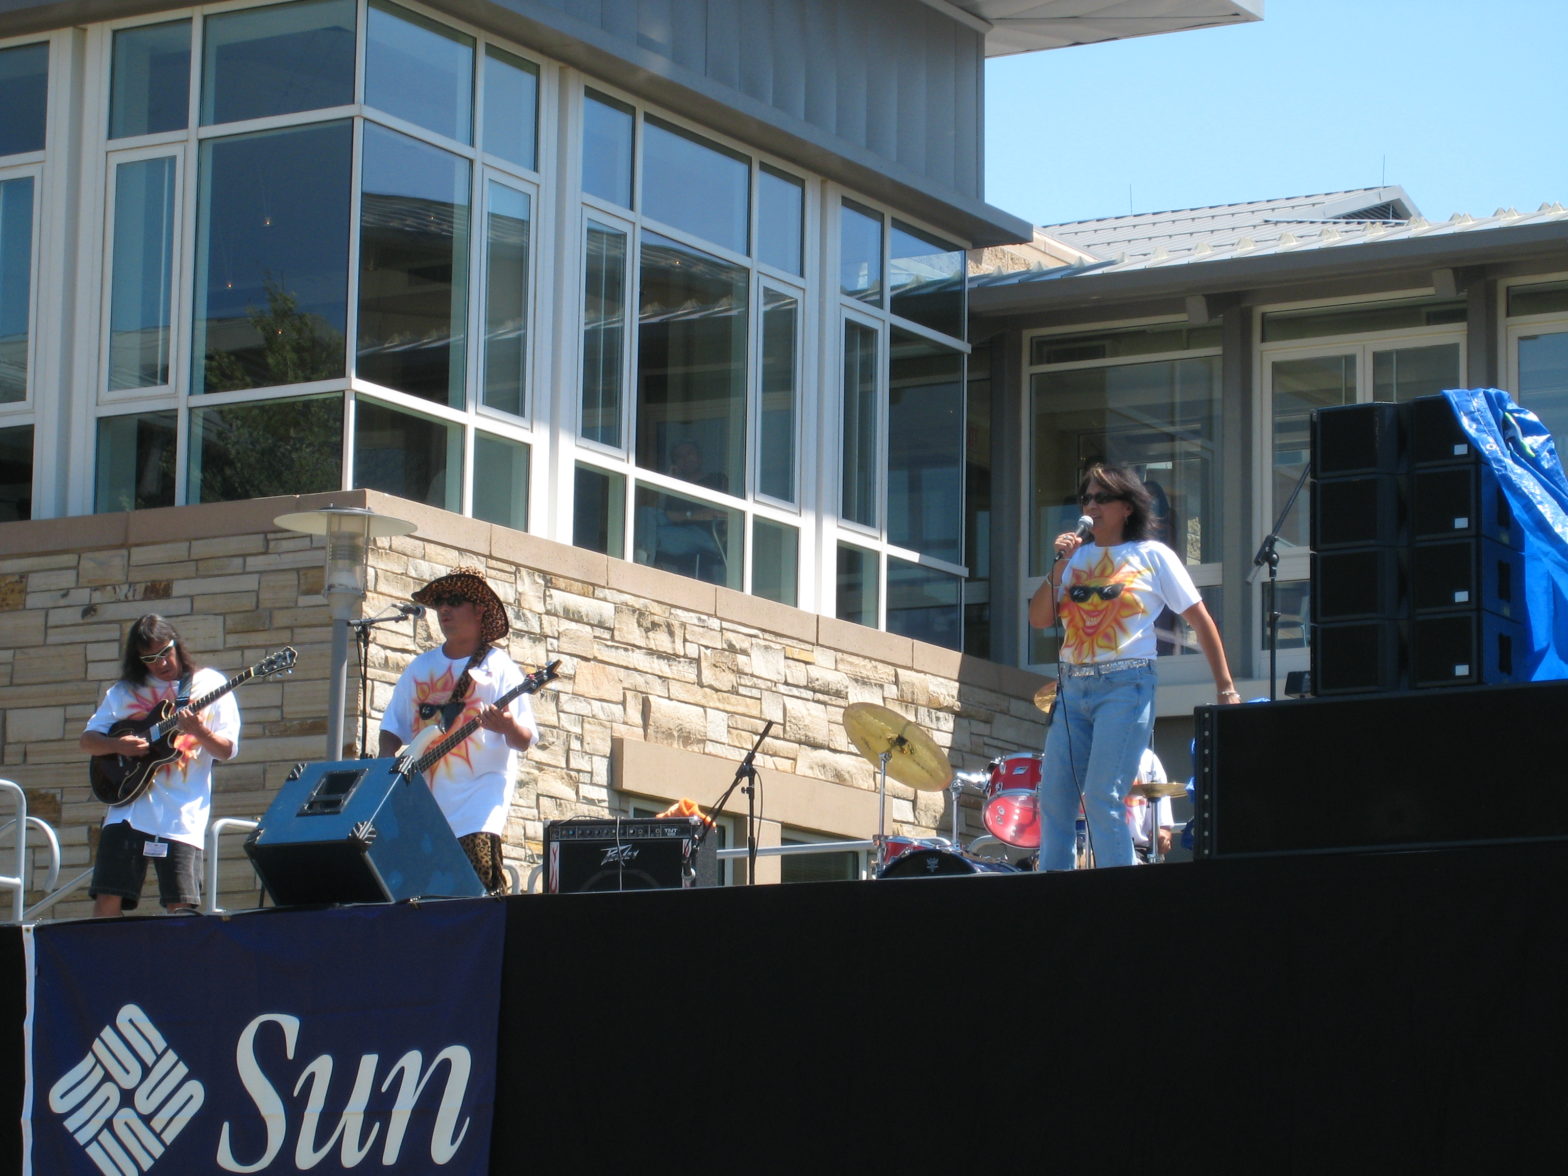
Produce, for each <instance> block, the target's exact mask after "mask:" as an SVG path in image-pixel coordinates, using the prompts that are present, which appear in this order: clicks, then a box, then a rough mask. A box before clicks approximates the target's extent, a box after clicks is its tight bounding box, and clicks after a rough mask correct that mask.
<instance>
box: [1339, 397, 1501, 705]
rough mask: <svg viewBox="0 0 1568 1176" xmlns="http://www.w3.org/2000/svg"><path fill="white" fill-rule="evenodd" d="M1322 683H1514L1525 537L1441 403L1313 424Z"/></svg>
mask: <svg viewBox="0 0 1568 1176" xmlns="http://www.w3.org/2000/svg"><path fill="white" fill-rule="evenodd" d="M1312 476H1313V483H1312V527H1311V540H1312V687H1313V691H1314V692H1315V693H1317V694H1320V695H1334V694H1362V693H1375V692H1381V691H1390V690H1406V689H1411V688H1417V689H1419V688H1425V687H1442V686H1466V685H1476V684H1480V683H1490V682H1510V681H1515V680H1517V678H1518V677H1519V674H1518V672H1517V671H1516V665H1517V661H1518V656H1519V655H1521V654H1522V653H1523V646H1522V645H1521V644H1520V643H1521V641H1522V639H1523V632H1524V630H1523V625H1522V621H1523V609H1522V592H1523V587H1524V582H1523V577H1522V574H1521V573H1522V566H1521V559H1522V557H1521V555H1520V552H1519V546H1520V542H1521V539H1520V534H1519V529H1518V527H1517V526H1516V525H1515V523H1514V518H1513V514H1512V511H1511V510H1510V508H1509V506H1508V501H1507V498H1506V496H1505V495H1504V494H1503V492H1502V488H1501V487H1500V486H1499V485H1498V483H1497V479H1496V476H1495V475H1494V474H1493V473H1492V471H1491V467H1490V466H1489V465H1487V464H1486V463H1485V462H1483V461H1481V460H1480V457H1479V455H1478V454H1477V453H1476V452H1475V448H1474V446H1473V445H1472V444H1471V442H1470V439H1469V437H1468V435H1467V434H1466V433H1465V432H1464V430H1463V429H1462V428H1461V427H1460V425H1459V422H1458V420H1457V419H1456V418H1455V416H1454V412H1453V407H1452V405H1451V404H1450V403H1449V401H1448V398H1447V397H1445V396H1426V397H1422V398H1421V399H1419V400H1412V401H1408V402H1406V403H1404V404H1385V403H1372V404H1347V405H1342V406H1338V407H1334V408H1324V409H1319V410H1318V411H1317V412H1315V413H1314V414H1313V417H1312Z"/></svg>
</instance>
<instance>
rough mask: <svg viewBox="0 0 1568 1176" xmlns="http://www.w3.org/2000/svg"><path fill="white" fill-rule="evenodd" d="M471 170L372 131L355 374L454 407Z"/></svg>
mask: <svg viewBox="0 0 1568 1176" xmlns="http://www.w3.org/2000/svg"><path fill="white" fill-rule="evenodd" d="M469 168H470V164H469V162H468V160H466V159H461V158H459V157H458V156H456V155H453V154H451V153H450V152H447V151H442V150H440V149H439V148H437V147H432V146H430V145H429V144H428V143H421V142H419V141H418V140H417V139H411V138H409V137H408V136H407V135H401V134H398V133H397V132H396V131H389V130H386V129H385V128H383V127H378V126H376V125H375V124H374V123H370V124H367V125H366V127H365V140H364V198H363V201H362V203H361V205H360V238H359V241H360V244H359V341H358V359H357V362H356V367H355V372H356V374H357V375H358V376H359V377H361V378H362V379H366V380H372V381H374V382H375V383H377V384H381V385H383V386H385V387H388V388H395V389H397V390H398V391H399V392H406V393H408V394H409V395H412V396H422V397H424V398H425V399H426V400H433V401H435V402H436V403H438V404H448V405H452V406H454V407H461V406H462V405H463V403H464V399H465V397H464V366H465V363H466V360H465V354H466V345H465V344H466V335H465V333H464V316H465V315H466V313H467V304H468V199H469V195H468V194H469ZM420 501H425V499H420Z"/></svg>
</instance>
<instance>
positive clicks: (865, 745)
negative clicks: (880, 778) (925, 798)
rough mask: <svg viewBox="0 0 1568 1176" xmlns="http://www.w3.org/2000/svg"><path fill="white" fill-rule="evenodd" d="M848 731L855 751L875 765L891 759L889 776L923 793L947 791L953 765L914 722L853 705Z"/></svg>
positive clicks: (869, 706)
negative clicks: (883, 759)
mask: <svg viewBox="0 0 1568 1176" xmlns="http://www.w3.org/2000/svg"><path fill="white" fill-rule="evenodd" d="M844 730H845V731H846V732H847V733H848V734H849V741H850V742H851V743H853V744H854V745H855V750H856V751H858V752H859V753H860V754H861V755H863V756H865V757H866V759H868V760H870V761H871V762H872V763H873V764H877V765H880V764H881V763H882V756H883V755H884V754H886V755H887V757H888V760H887V774H888V775H889V776H892V777H893V779H895V780H897V781H899V782H900V783H902V784H908V785H909V786H910V787H911V788H914V789H917V790H919V791H921V792H936V791H938V790H940V789H943V788H946V787H947V784H948V781H949V780H951V779H952V778H953V765H952V764H950V763H948V762H947V757H946V756H945V755H943V754H942V749H941V748H940V747H938V746H937V745H936V744H935V743H934V742H932V740H931V736H929V735H927V734H926V733H925V732H924V731H922V730H921V729H920V725H919V724H918V723H916V722H915V721H914V720H912V719H906V718H904V716H903V715H901V714H899V713H897V712H896V711H890V710H888V709H887V707H885V706H877V705H876V704H875V703H871V702H852V703H850V704H849V705H848V706H846V707H845V708H844Z"/></svg>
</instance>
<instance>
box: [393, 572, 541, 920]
mask: <svg viewBox="0 0 1568 1176" xmlns="http://www.w3.org/2000/svg"><path fill="white" fill-rule="evenodd" d="M414 600H415V601H416V602H417V603H419V604H423V605H425V606H426V607H428V608H433V609H435V611H436V619H437V621H438V622H439V623H440V625H441V635H442V637H443V638H445V640H444V641H443V642H442V643H441V645H440V646H439V647H438V648H436V649H430V650H426V651H425V652H424V653H422V654H420V655H419V656H418V657H416V658H415V659H414V660H413V661H411V662H409V664H408V668H407V669H406V670H404V671H403V676H402V677H401V678H399V679H398V682H397V686H396V687H395V688H394V689H393V691H392V701H391V702H390V703H388V705H387V709H386V713H385V714H384V715H382V716H381V754H382V755H383V756H391V755H396V754H397V751H398V749H399V748H400V747H402V746H403V744H405V743H407V742H409V741H410V740H412V739H414V738H415V737H416V736H417V735H419V734H420V733H421V732H422V731H425V730H428V729H429V728H430V727H432V726H435V727H438V728H439V729H440V730H442V731H445V730H449V729H452V728H455V727H457V726H458V725H460V724H462V723H464V722H466V721H467V720H469V719H473V718H477V719H478V720H479V727H478V729H477V730H475V731H474V733H473V734H472V735H470V736H469V737H468V738H467V739H465V740H464V741H463V742H461V743H459V744H458V745H457V746H456V747H454V748H453V749H452V750H451V751H449V752H447V754H446V755H445V756H443V757H442V758H441V759H439V760H437V761H436V763H435V764H433V765H431V766H430V768H429V769H428V770H427V771H426V773H425V779H426V780H427V782H428V783H429V785H430V789H431V792H432V793H433V794H434V795H435V800H436V804H437V805H439V806H440V808H441V811H442V813H444V814H445V815H446V819H447V823H448V824H449V825H451V826H452V832H453V833H455V834H456V835H457V840H458V843H459V844H461V845H462V847H463V851H464V852H465V853H466V854H467V855H468V860H469V861H470V862H471V863H473V867H474V872H475V873H476V874H478V875H479V880H480V882H482V883H483V884H484V886H485V889H486V890H488V891H490V892H491V893H492V894H498V893H501V892H502V891H504V890H505V889H506V875H505V872H504V871H503V870H502V861H501V834H502V833H503V832H504V831H505V829H506V813H507V807H508V805H509V804H510V803H511V799H512V783H513V780H514V779H515V778H516V775H517V757H518V754H519V753H521V752H526V751H527V750H528V748H529V747H530V745H532V743H533V741H534V740H535V739H537V738H538V737H539V727H538V724H537V723H536V722H535V721H534V709H533V704H532V702H530V701H529V697H528V695H527V694H526V693H525V694H519V695H518V696H517V697H516V698H514V699H513V700H512V701H511V702H510V703H509V704H508V705H507V706H504V707H496V706H493V705H492V703H493V702H494V701H495V700H496V699H497V698H500V697H501V696H502V695H503V694H506V693H507V692H508V691H510V690H512V689H513V688H514V687H516V686H517V685H519V684H520V683H521V682H522V681H523V674H522V671H521V670H519V669H518V668H517V665H516V663H515V662H513V661H512V659H511V658H510V657H508V656H507V655H506V654H505V653H504V652H502V651H501V650H500V649H497V648H495V647H494V646H495V643H496V642H497V641H500V640H501V639H502V638H504V637H505V636H506V634H507V630H508V628H509V625H508V623H507V619H506V608H505V606H504V605H503V604H502V603H501V598H500V597H499V596H497V595H496V594H495V590H494V589H492V588H491V587H490V585H489V584H487V583H485V580H484V577H483V575H481V573H480V571H479V569H478V568H470V567H460V568H457V569H455V570H454V571H452V572H450V573H449V574H447V575H445V576H441V577H439V578H437V579H435V580H432V581H431V582H430V583H428V584H426V585H425V586H424V587H423V588H421V589H420V590H419V591H418V592H416V593H414ZM421 742H422V741H421Z"/></svg>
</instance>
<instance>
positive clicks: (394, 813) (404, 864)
mask: <svg viewBox="0 0 1568 1176" xmlns="http://www.w3.org/2000/svg"><path fill="white" fill-rule="evenodd" d="M398 763H399V761H398V760H396V759H378V760H339V761H336V762H331V763H320V764H299V765H298V766H296V767H295V769H294V770H293V771H292V772H291V773H290V774H289V777H288V779H287V780H285V781H284V782H283V787H282V788H281V789H280V790H279V791H278V796H277V799H276V800H274V801H273V802H272V805H271V807H270V808H268V809H267V813H266V815H265V816H264V817H262V819H261V824H260V826H258V827H257V828H256V829H255V831H253V832H252V833H251V835H250V837H249V838H248V839H247V840H246V842H245V852H246V853H247V854H249V855H250V860H251V863H252V864H253V865H254V866H255V867H256V873H257V874H259V875H260V876H261V881H262V884H263V885H264V886H265V887H266V888H267V893H268V894H269V895H271V896H272V901H273V902H275V903H277V904H278V905H279V906H293V905H296V904H299V903H330V902H345V903H346V902H402V901H404V900H406V899H410V898H480V897H482V896H483V895H484V892H485V891H484V887H483V886H482V885H481V884H480V882H479V877H478V875H476V874H475V873H474V868H473V866H472V865H470V864H469V861H468V855H467V854H465V853H464V852H463V847H462V846H461V845H459V844H458V843H457V838H456V837H455V836H454V835H453V833H452V827H451V826H450V825H448V824H447V823H446V817H444V816H443V815H442V814H441V809H440V808H439V807H438V806H437V805H436V802H435V798H434V797H432V796H431V795H430V788H429V787H428V786H427V785H426V784H425V780H424V777H423V776H404V775H400V774H399V773H398V772H396V771H395V770H394V769H395V767H396V765H397V764H398Z"/></svg>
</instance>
